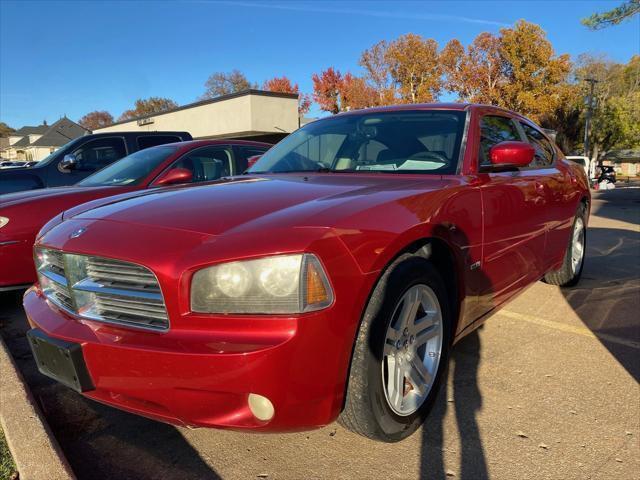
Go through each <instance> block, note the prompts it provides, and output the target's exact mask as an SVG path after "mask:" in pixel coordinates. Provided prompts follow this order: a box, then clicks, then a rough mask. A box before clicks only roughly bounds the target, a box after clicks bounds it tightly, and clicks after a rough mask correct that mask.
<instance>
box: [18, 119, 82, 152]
mask: <svg viewBox="0 0 640 480" xmlns="http://www.w3.org/2000/svg"><path fill="white" fill-rule="evenodd" d="M41 126H44V127H45V130H44V131H42V130H41V129H40V127H41ZM41 126H40V127H22V128H21V129H20V130H18V131H17V132H16V133H15V135H23V137H22V138H21V139H20V140H18V141H17V142H16V143H14V144H13V145H11V147H13V148H25V147H61V146H62V145H64V144H66V143H68V142H70V141H71V140H73V139H74V138H78V137H81V136H83V135H87V134H89V133H91V131H90V130H87V129H86V128H84V127H82V126H80V125H78V124H77V123H76V122H74V121H72V120H69V119H68V118H67V117H62V118H61V119H60V120H58V121H57V122H55V123H54V124H53V125H41ZM18 132H20V133H18ZM29 135H42V136H41V137H40V138H38V139H36V140H35V141H34V142H33V143H31V142H30V141H29Z"/></svg>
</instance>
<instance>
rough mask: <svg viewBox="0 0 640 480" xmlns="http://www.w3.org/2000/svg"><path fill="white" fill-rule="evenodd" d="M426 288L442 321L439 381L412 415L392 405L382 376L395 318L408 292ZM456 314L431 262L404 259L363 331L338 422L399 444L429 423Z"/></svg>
mask: <svg viewBox="0 0 640 480" xmlns="http://www.w3.org/2000/svg"><path fill="white" fill-rule="evenodd" d="M418 284H424V285H427V286H428V287H430V288H431V289H432V290H433V292H434V293H435V295H436V297H437V299H438V303H439V304H440V310H441V316H442V327H443V328H442V335H443V338H442V351H441V356H440V361H439V364H438V369H437V371H436V375H435V380H434V383H433V386H432V387H431V390H430V392H429V394H428V395H427V397H426V399H425V401H424V403H423V404H422V406H421V407H420V408H419V409H418V410H417V411H416V412H415V413H413V414H411V415H409V416H399V415H397V414H396V413H395V412H394V411H393V410H392V409H391V407H390V406H389V404H388V402H387V399H386V397H385V393H384V386H383V380H382V375H381V371H382V370H381V368H382V361H383V353H382V352H383V348H384V342H385V336H386V332H387V328H388V326H389V323H390V322H391V317H392V314H393V312H394V310H395V307H396V305H397V303H398V302H399V300H400V299H401V298H402V296H403V295H404V293H405V292H406V291H407V290H408V289H409V288H411V287H412V286H414V285H418ZM450 311H451V309H450V306H449V300H448V298H447V295H446V290H445V287H444V282H443V281H442V278H441V276H440V274H439V273H438V271H437V270H436V269H435V267H434V266H433V265H432V264H431V262H429V261H428V260H426V259H424V258H422V257H417V256H412V255H405V256H403V257H401V258H399V259H398V260H397V261H396V262H395V263H394V264H392V265H391V266H390V267H389V268H388V269H387V271H386V272H385V274H384V275H383V276H382V277H381V279H380V280H379V282H378V284H377V285H376V288H375V289H374V291H373V293H372V295H371V298H370V299H369V303H368V305H367V308H366V309H365V313H364V316H363V318H362V322H361V324H360V328H359V331H358V335H357V338H356V342H355V347H354V351H353V358H352V361H351V369H350V372H349V379H348V384H347V392H346V399H345V406H344V409H343V411H342V413H341V414H340V417H339V419H338V422H339V423H340V424H341V425H342V426H344V427H345V428H347V429H349V430H351V431H353V432H355V433H358V434H360V435H363V436H365V437H368V438H371V439H374V440H379V441H382V442H397V441H400V440H402V439H404V438H406V437H408V436H409V435H411V434H412V433H413V432H415V431H416V430H417V429H418V428H419V427H420V425H421V424H422V423H423V422H424V420H425V418H426V417H427V415H428V413H429V411H430V410H431V408H432V406H433V402H434V400H435V398H436V396H437V393H438V390H439V388H440V386H441V383H442V382H443V381H446V370H447V364H448V359H449V350H450V345H451V325H452V321H451V320H452V319H451V313H450Z"/></svg>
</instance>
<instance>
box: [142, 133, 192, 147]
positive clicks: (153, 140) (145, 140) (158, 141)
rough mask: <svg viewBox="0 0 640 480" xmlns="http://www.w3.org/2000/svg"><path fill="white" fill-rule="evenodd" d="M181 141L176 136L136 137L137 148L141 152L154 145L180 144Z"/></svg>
mask: <svg viewBox="0 0 640 480" xmlns="http://www.w3.org/2000/svg"><path fill="white" fill-rule="evenodd" d="M181 141H182V139H181V138H180V137H178V136H176V135H144V136H141V137H138V148H139V149H140V150H143V149H145V148H149V147H155V146H156V145H164V144H165V143H175V142H181Z"/></svg>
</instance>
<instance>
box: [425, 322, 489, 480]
mask: <svg viewBox="0 0 640 480" xmlns="http://www.w3.org/2000/svg"><path fill="white" fill-rule="evenodd" d="M481 328H482V327H480V329H481ZM479 364H480V334H479V331H478V330H475V331H473V332H472V333H470V334H469V335H467V336H466V337H465V338H463V339H462V340H460V342H458V343H457V344H456V346H455V347H454V348H453V350H452V352H451V357H450V360H449V382H448V383H447V384H443V386H442V389H441V391H440V393H439V395H438V399H437V401H436V403H435V405H434V407H433V410H432V411H431V413H430V414H429V416H428V417H427V419H426V421H425V424H424V426H423V428H422V451H421V455H420V478H421V479H422V480H431V479H433V480H436V479H444V478H457V479H463V480H483V479H486V478H488V471H487V464H486V460H485V454H484V448H483V446H482V439H481V437H480V430H479V427H478V422H477V420H476V414H477V412H478V411H479V410H480V409H481V408H482V395H481V394H480V389H479V388H478V383H477V373H478V367H479ZM449 408H453V409H454V411H455V418H456V422H457V427H458V430H459V432H460V435H459V437H460V441H461V445H459V446H451V447H450V448H451V450H452V451H455V450H456V449H458V448H459V452H460V454H459V457H460V465H459V468H458V471H449V470H448V469H446V467H445V461H444V455H445V453H446V452H447V450H448V448H447V446H446V445H445V441H444V439H445V425H444V420H445V417H446V414H447V410H448V409H449Z"/></svg>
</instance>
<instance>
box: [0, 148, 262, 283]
mask: <svg viewBox="0 0 640 480" xmlns="http://www.w3.org/2000/svg"><path fill="white" fill-rule="evenodd" d="M269 148H271V145H269V144H267V143H260V142H249V141H242V140H238V141H235V140H234V141H229V140H198V141H189V142H180V143H173V144H168V145H162V146H158V147H152V148H147V149H145V150H140V151H138V152H136V153H133V154H131V155H129V156H128V157H125V158H123V159H121V160H119V161H118V162H115V163H112V164H111V165H109V166H108V167H106V168H104V169H102V170H100V171H99V172H97V173H95V174H93V175H91V176H90V177H87V178H85V179H84V180H82V181H81V182H80V183H77V184H76V185H73V186H70V187H56V188H46V189H39V190H27V191H24V192H19V193H9V194H5V195H0V291H2V290H14V289H24V288H26V287H28V286H30V285H31V284H32V283H34V282H35V281H36V271H35V270H34V268H33V242H34V241H35V238H36V234H37V233H38V230H40V229H41V228H42V226H43V225H44V224H45V223H47V221H48V220H49V219H50V218H51V217H53V216H54V215H59V214H60V213H62V212H63V211H64V210H67V209H69V208H71V207H74V206H76V205H80V204H81V203H85V202H88V201H90V200H95V199H98V198H104V197H110V196H113V195H117V194H122V193H127V192H132V191H138V190H145V189H147V188H156V187H161V186H167V185H177V184H183V185H193V184H194V183H199V182H205V181H211V180H217V179H219V178H220V177H222V176H225V175H235V174H240V173H242V172H243V171H244V170H246V168H247V167H248V166H249V163H250V162H251V161H252V159H253V158H255V156H256V155H261V154H263V153H264V152H266V151H267V150H268V149H269Z"/></svg>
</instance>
